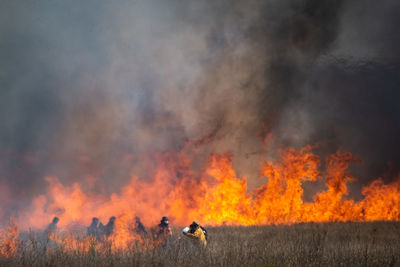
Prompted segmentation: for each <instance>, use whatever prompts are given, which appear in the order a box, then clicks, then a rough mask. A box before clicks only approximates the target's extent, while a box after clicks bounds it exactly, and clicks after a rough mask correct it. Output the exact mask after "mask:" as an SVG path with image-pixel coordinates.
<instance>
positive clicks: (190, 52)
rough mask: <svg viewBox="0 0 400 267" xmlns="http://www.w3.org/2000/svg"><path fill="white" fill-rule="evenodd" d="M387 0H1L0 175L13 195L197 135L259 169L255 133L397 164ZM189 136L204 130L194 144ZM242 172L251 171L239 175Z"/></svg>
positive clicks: (109, 182)
mask: <svg viewBox="0 0 400 267" xmlns="http://www.w3.org/2000/svg"><path fill="white" fill-rule="evenodd" d="M397 10H399V9H398V4H397V2H396V1H389V0H387V1H381V2H379V3H378V2H374V1H369V0H368V1H317V0H301V1H300V0H298V1H276V0H271V1H256V0H254V1H178V0H176V1H118V3H117V2H115V1H113V2H111V1H85V2H81V1H44V0H42V1H28V0H27V1H2V2H1V3H0V59H1V61H0V87H1V91H0V121H1V128H0V148H1V151H0V156H1V162H0V163H1V166H0V179H1V182H2V183H0V185H1V184H7V188H9V190H11V191H12V193H11V194H12V195H13V196H15V198H18V199H19V200H20V201H19V202H15V204H13V205H14V206H12V209H18V207H19V206H21V205H24V204H25V203H26V202H29V201H30V199H31V197H32V196H33V195H35V194H38V193H40V192H42V191H43V187H44V185H45V184H44V182H43V177H44V176H46V175H53V174H54V175H57V176H59V177H60V179H61V180H62V181H64V182H65V183H70V182H72V181H75V180H81V179H84V178H85V177H87V176H88V175H94V176H98V177H100V178H101V180H102V181H103V182H104V185H105V187H104V188H100V189H99V190H105V192H107V193H109V192H113V191H116V190H118V189H119V188H120V186H121V185H122V184H123V183H124V182H125V181H126V179H127V177H129V175H128V174H129V173H130V172H131V171H132V167H131V166H127V167H125V168H121V162H123V159H126V157H127V155H128V158H129V157H130V159H132V160H131V161H130V163H132V164H133V165H135V162H136V163H137V164H138V162H139V160H138V157H139V156H138V155H140V154H141V153H144V152H148V151H169V150H172V151H179V150H181V149H183V147H184V146H185V144H187V143H188V142H192V141H193V142H196V141H197V143H198V144H201V146H200V147H201V151H200V152H197V153H196V155H194V156H193V158H194V161H195V162H194V165H195V167H196V166H197V167H199V166H202V163H203V161H204V159H205V158H206V157H207V155H208V154H209V153H211V152H226V151H230V152H232V153H233V154H234V156H235V160H234V166H235V168H236V169H237V170H238V172H239V174H240V175H246V176H249V177H250V178H253V177H258V169H259V166H258V160H259V157H260V156H261V155H264V156H266V157H273V153H272V151H271V150H265V145H264V144H263V141H262V138H263V137H265V136H266V135H268V134H273V135H274V136H275V140H274V143H273V145H274V146H277V147H283V146H294V147H301V146H303V145H306V144H314V143H317V142H319V143H322V144H323V145H322V148H321V154H322V155H324V154H326V153H328V152H333V151H335V150H337V149H338V148H343V149H348V150H351V151H352V152H354V153H355V154H357V155H359V156H360V157H362V158H363V160H364V165H363V167H362V170H359V173H360V174H361V175H362V177H361V178H362V182H361V183H365V182H366V181H368V180H369V179H371V178H376V176H377V175H381V174H383V173H384V172H385V171H387V169H386V168H387V167H386V166H387V163H388V162H391V166H392V167H391V171H392V172H393V173H395V172H397V171H399V160H400V152H398V151H397V150H396V148H397V147H399V146H398V145H399V141H398V138H397V136H398V134H399V132H400V131H399V130H400V129H399V125H400V124H399V118H400V111H399V105H398V102H399V100H400V96H399V93H398V88H399V85H400V81H399V77H400V76H399V51H398V47H399V44H400V39H399V36H398V34H396V33H397V28H396V27H397V25H399V23H398V22H399V21H398V20H399V16H398V14H397V13H398V12H397ZM202 140H203V141H202ZM253 183H254V184H255V183H257V179H250V185H252V184H253Z"/></svg>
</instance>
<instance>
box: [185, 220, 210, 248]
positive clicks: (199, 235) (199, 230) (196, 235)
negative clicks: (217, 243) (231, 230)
mask: <svg viewBox="0 0 400 267" xmlns="http://www.w3.org/2000/svg"><path fill="white" fill-rule="evenodd" d="M203 229H204V228H203V227H201V226H200V225H199V224H198V222H197V221H193V222H192V224H191V225H190V226H189V227H186V228H185V229H183V231H182V233H183V234H184V235H185V236H187V237H189V238H191V239H192V240H194V241H195V242H196V244H198V245H200V246H202V247H203V248H205V247H207V231H206V230H205V229H204V230H203Z"/></svg>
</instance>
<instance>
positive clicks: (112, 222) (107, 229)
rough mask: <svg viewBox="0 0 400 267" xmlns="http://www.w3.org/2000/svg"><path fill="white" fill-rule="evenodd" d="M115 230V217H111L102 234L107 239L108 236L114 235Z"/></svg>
mask: <svg viewBox="0 0 400 267" xmlns="http://www.w3.org/2000/svg"><path fill="white" fill-rule="evenodd" d="M114 230H115V217H114V216H112V217H111V218H110V220H109V221H108V223H107V224H106V226H104V228H103V233H104V235H105V237H106V238H108V237H109V236H110V235H112V234H113V233H114Z"/></svg>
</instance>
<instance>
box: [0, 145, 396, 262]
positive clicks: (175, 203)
mask: <svg viewBox="0 0 400 267" xmlns="http://www.w3.org/2000/svg"><path fill="white" fill-rule="evenodd" d="M152 156H153V158H154V159H155V163H154V164H153V165H151V168H150V171H149V177H150V179H146V180H144V179H140V177H137V176H135V175H132V177H131V180H130V182H129V183H128V184H127V185H126V186H124V187H123V188H122V190H121V192H120V193H115V194H112V195H111V196H109V197H106V196H105V195H103V194H100V193H93V192H85V191H84V190H83V188H84V187H83V186H82V184H79V183H74V184H72V185H71V186H65V185H63V184H61V183H60V182H59V180H58V179H57V178H56V177H47V178H45V179H46V181H47V182H48V184H49V186H48V190H47V192H46V194H43V195H39V196H37V197H36V198H35V199H34V201H33V202H32V205H31V206H30V207H29V209H28V210H27V211H25V212H23V213H20V214H19V217H18V225H20V226H21V227H22V228H23V229H28V228H29V227H32V228H33V229H43V228H44V227H45V226H46V224H48V223H49V222H50V221H51V219H52V217H53V216H58V217H59V218H60V223H59V227H60V228H61V229H68V228H70V227H72V226H74V225H89V222H90V221H91V218H92V217H94V216H96V217H99V218H100V219H101V220H102V221H103V223H106V222H107V220H108V218H109V217H110V216H116V218H117V219H116V222H115V223H116V228H115V232H114V233H113V234H112V235H111V236H110V237H109V238H108V241H109V242H111V244H112V246H113V248H114V249H125V248H128V247H130V246H136V245H138V244H142V245H144V242H145V241H144V240H142V238H141V237H140V236H138V235H137V234H134V232H133V231H132V225H133V221H134V218H135V216H139V217H140V218H141V220H142V221H143V222H144V224H145V225H147V226H149V225H150V226H152V225H156V224H157V223H158V221H159V219H160V218H161V216H164V215H167V216H169V217H170V222H171V223H172V224H174V225H187V224H189V223H190V222H191V221H192V220H194V219H195V220H198V221H200V222H201V223H202V224H204V225H222V224H224V225H266V224H293V223H300V222H328V221H373V220H391V221H399V214H400V179H397V180H396V181H395V182H392V183H390V184H384V182H383V181H382V180H381V179H377V180H375V181H373V182H371V183H370V184H369V185H367V186H365V187H364V188H362V194H363V196H364V198H363V199H361V200H360V201H355V200H353V199H350V198H349V196H348V188H347V184H348V183H349V182H352V181H354V180H355V177H353V176H352V175H351V174H350V173H349V172H348V167H349V164H350V163H352V162H354V161H357V159H356V158H355V157H354V156H353V155H352V154H351V153H349V152H341V151H338V152H336V153H335V154H333V155H330V156H328V157H327V158H326V162H325V170H321V159H320V157H319V156H317V155H316V154H314V153H313V151H312V147H310V146H307V147H304V148H302V149H300V150H295V149H292V148H289V149H286V150H283V151H281V152H280V159H279V160H275V161H266V162H264V163H262V165H261V170H260V176H261V177H262V179H264V180H265V183H264V184H263V185H261V186H260V187H258V188H255V189H254V190H249V188H247V179H246V178H245V177H237V175H236V172H235V170H234V169H233V167H232V156H231V155H229V154H212V155H211V156H210V158H209V160H208V162H207V164H206V165H205V167H204V168H203V169H202V170H201V171H198V172H195V171H193V170H191V168H190V166H191V162H190V160H189V157H188V156H187V155H185V154H183V153H157V154H154V155H152ZM399 178H400V177H399ZM321 180H323V181H325V185H326V189H325V190H324V191H322V192H319V193H317V194H316V195H315V196H314V197H313V201H312V202H304V200H303V188H302V184H303V183H304V182H305V181H308V182H315V181H321ZM92 182H93V181H92ZM1 236H2V241H1V244H2V247H1V253H2V255H4V256H6V257H7V255H11V254H12V253H14V251H15V248H16V243H15V242H14V241H13V240H15V239H16V237H17V236H18V231H17V228H16V226H15V225H11V226H10V227H9V228H8V229H4V230H3V231H2V235H1ZM79 240H80V241H79V242H78V241H77V239H76V238H72V237H71V236H64V239H63V241H62V242H61V243H62V244H64V246H66V247H68V248H69V250H76V249H78V248H79V249H80V250H82V251H89V250H91V249H92V250H93V249H96V247H98V246H100V245H99V244H98V243H99V242H97V241H96V240H90V239H89V238H82V239H79Z"/></svg>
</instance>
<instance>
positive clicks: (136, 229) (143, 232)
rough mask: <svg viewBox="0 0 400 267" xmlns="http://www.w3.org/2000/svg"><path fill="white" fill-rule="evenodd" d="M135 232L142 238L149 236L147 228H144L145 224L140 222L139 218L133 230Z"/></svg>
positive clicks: (136, 218)
mask: <svg viewBox="0 0 400 267" xmlns="http://www.w3.org/2000/svg"><path fill="white" fill-rule="evenodd" d="M133 231H134V232H135V233H137V234H139V235H142V236H146V235H147V231H146V228H145V227H144V225H143V223H142V222H141V221H140V218H139V217H137V216H136V217H135V227H134V228H133Z"/></svg>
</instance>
